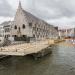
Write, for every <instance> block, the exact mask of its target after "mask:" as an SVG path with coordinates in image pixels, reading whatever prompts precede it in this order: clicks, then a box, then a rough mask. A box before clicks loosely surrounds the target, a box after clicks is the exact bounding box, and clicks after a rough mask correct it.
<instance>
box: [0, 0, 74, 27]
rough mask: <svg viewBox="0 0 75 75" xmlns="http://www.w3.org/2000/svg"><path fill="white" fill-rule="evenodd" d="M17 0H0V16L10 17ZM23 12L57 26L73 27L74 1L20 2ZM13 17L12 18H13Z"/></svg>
mask: <svg viewBox="0 0 75 75" xmlns="http://www.w3.org/2000/svg"><path fill="white" fill-rule="evenodd" d="M18 2H19V0H0V6H1V7H0V10H2V11H0V16H3V17H12V16H13V14H15V13H16V9H17V7H18ZM21 2H22V6H23V8H24V9H25V10H27V11H29V12H30V13H32V14H33V15H35V16H37V17H39V18H41V19H43V20H45V21H47V22H49V23H52V24H54V25H58V26H61V27H62V26H63V27H64V26H69V27H71V25H72V26H73V27H74V26H75V21H74V20H75V8H74V7H75V0H21ZM13 17H14V16H13Z"/></svg>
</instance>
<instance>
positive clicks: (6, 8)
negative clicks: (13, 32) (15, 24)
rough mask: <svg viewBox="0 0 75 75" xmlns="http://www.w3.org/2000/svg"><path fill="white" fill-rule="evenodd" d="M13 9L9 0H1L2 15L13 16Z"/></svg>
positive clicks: (0, 12) (0, 13)
mask: <svg viewBox="0 0 75 75" xmlns="http://www.w3.org/2000/svg"><path fill="white" fill-rule="evenodd" d="M12 12H13V9H12V7H11V5H10V4H9V3H8V1H7V0H0V16H2V17H9V16H10V17H11V16H13V13H12Z"/></svg>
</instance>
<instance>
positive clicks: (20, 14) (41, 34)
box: [11, 3, 58, 41]
mask: <svg viewBox="0 0 75 75" xmlns="http://www.w3.org/2000/svg"><path fill="white" fill-rule="evenodd" d="M11 34H12V36H13V37H14V40H16V41H26V40H29V41H30V40H41V39H45V38H49V37H58V32H57V30H56V29H55V27H54V26H53V25H49V24H48V23H46V22H45V21H43V20H41V19H38V18H37V17H35V16H33V15H32V14H31V13H29V12H27V11H25V10H23V8H22V6H21V3H19V6H18V9H17V12H16V15H15V18H14V24H13V26H12V31H11Z"/></svg>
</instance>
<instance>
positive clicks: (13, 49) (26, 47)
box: [0, 39, 54, 56]
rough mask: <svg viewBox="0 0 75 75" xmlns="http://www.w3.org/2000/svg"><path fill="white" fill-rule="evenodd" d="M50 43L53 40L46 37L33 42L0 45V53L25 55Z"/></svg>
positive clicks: (38, 50) (39, 50) (36, 51)
mask: <svg viewBox="0 0 75 75" xmlns="http://www.w3.org/2000/svg"><path fill="white" fill-rule="evenodd" d="M52 44H54V41H53V40H49V39H48V40H44V41H36V42H33V43H24V44H18V45H10V46H5V47H0V55H13V56H25V55H28V54H34V53H35V54H36V53H38V52H41V51H42V50H43V49H45V48H47V47H49V46H50V45H52Z"/></svg>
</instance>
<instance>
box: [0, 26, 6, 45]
mask: <svg viewBox="0 0 75 75" xmlns="http://www.w3.org/2000/svg"><path fill="white" fill-rule="evenodd" d="M4 35H5V33H4V27H3V26H0V45H1V44H2V43H3V42H4Z"/></svg>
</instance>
